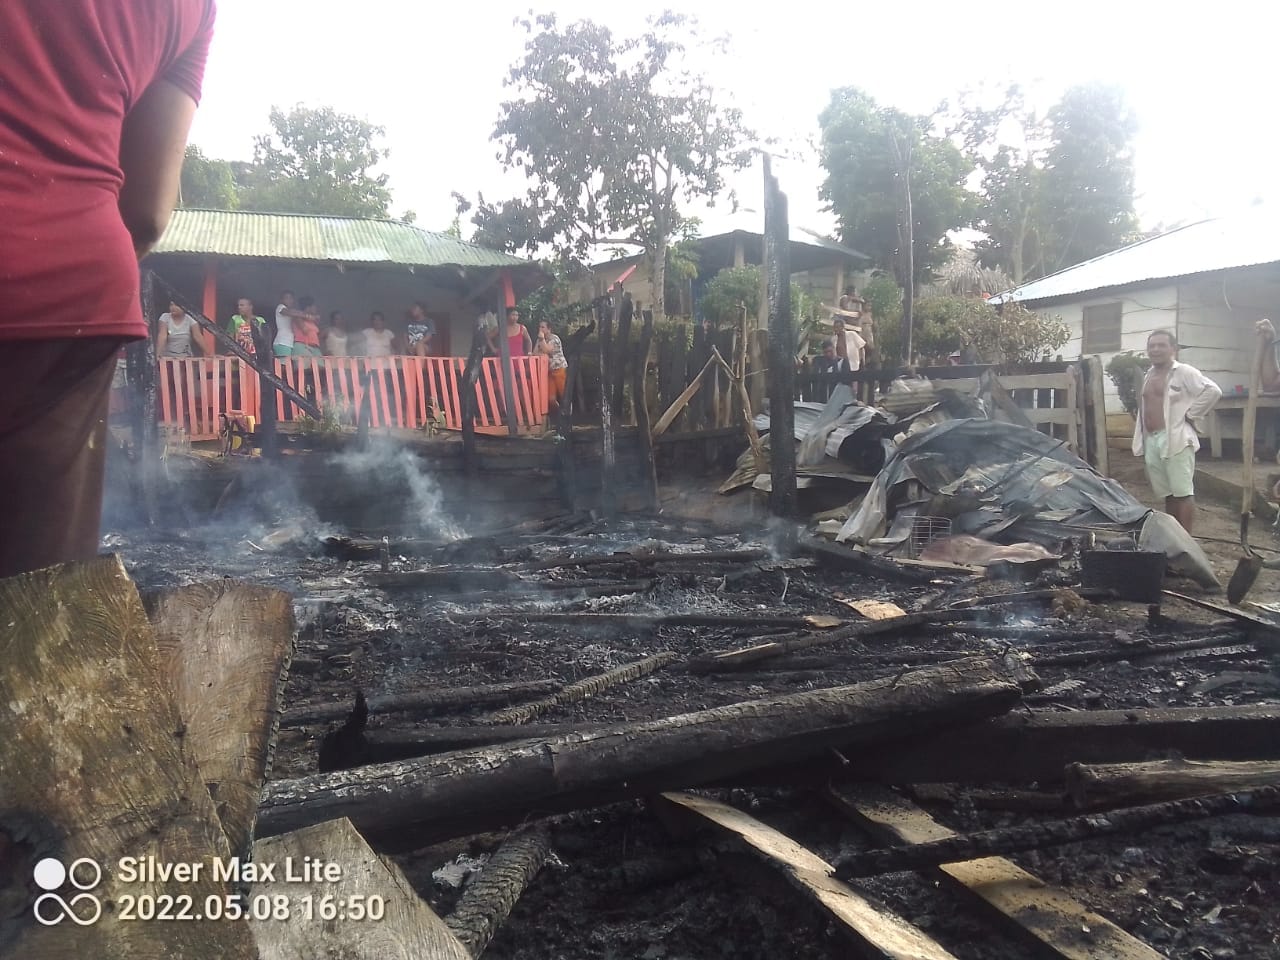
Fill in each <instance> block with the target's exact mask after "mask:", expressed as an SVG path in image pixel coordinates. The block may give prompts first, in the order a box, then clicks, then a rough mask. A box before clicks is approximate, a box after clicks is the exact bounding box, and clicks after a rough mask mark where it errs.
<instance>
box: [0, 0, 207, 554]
mask: <svg viewBox="0 0 1280 960" xmlns="http://www.w3.org/2000/svg"><path fill="white" fill-rule="evenodd" d="M213 20H214V3H213V0H58V2H57V3H50V2H49V0H3V2H0V48H2V49H3V56H0V341H3V342H2V343H0V576H11V575H13V574H15V573H19V572H22V571H25V570H32V569H36V568H38V567H41V566H47V565H50V564H54V563H62V562H65V561H68V560H76V559H82V558H87V557H92V556H94V555H95V554H96V553H97V546H98V524H99V521H100V518H101V511H102V482H103V470H104V465H105V451H106V412H107V399H108V394H109V390H110V385H111V377H112V373H113V371H114V369H115V358H116V353H117V351H118V350H119V348H120V346H121V344H122V343H124V342H126V341H129V340H134V339H139V338H142V337H145V336H146V335H147V326H146V323H145V321H144V319H143V316H142V309H141V305H140V304H139V301H138V259H139V258H141V257H142V256H143V255H144V254H145V253H146V252H147V250H148V249H150V247H151V246H152V244H154V243H155V241H156V240H157V239H158V238H159V236H160V234H161V232H162V231H163V230H164V227H165V225H166V223H167V222H168V219H169V215H170V213H171V212H172V210H173V204H174V201H175V199H176V198H177V193H178V177H179V175H180V173H181V170H182V154H183V149H184V147H185V145H186V140H187V133H188V132H189V130H190V127H191V120H192V118H193V117H194V115H195V110H196V104H197V103H198V102H199V99H200V89H201V83H202V81H203V77H204V67H205V61H206V59H207V57H208V51H209V42H210V39H211V37H212V34H213Z"/></svg>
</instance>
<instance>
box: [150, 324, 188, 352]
mask: <svg viewBox="0 0 1280 960" xmlns="http://www.w3.org/2000/svg"><path fill="white" fill-rule="evenodd" d="M192 339H193V340H194V339H195V338H194V337H192ZM168 345H169V325H168V324H167V323H165V322H164V321H163V320H161V321H160V332H159V333H157V334H156V356H157V357H163V356H164V348H165V347H167V346H168Z"/></svg>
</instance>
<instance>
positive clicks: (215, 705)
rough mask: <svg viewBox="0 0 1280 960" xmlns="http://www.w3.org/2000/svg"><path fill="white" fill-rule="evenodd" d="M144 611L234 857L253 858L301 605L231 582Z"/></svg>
mask: <svg viewBox="0 0 1280 960" xmlns="http://www.w3.org/2000/svg"><path fill="white" fill-rule="evenodd" d="M144 602H145V605H146V608H147V614H148V616H149V617H150V618H151V624H152V626H153V627H154V628H155V632H156V645H157V647H158V648H159V650H160V663H161V667H162V669H163V670H164V672H165V674H166V675H167V677H168V679H169V684H170V687H171V689H172V690H173V692H174V697H175V698H176V700H177V702H178V713H179V714H180V715H181V716H182V720H183V722H184V723H185V724H186V728H187V735H186V744H187V746H188V748H189V749H190V751H191V756H192V757H193V758H194V759H195V761H196V764H197V765H198V766H199V767H200V773H201V774H203V776H204V781H205V785H206V786H208V788H209V793H210V795H211V796H212V797H213V802H214V806H215V807H216V808H217V811H218V818H219V820H221V822H222V829H223V832H224V833H226V835H227V841H228V843H229V844H230V846H231V854H232V856H240V857H243V856H247V855H248V854H249V850H250V848H251V846H252V844H253V821H254V819H255V818H256V817H257V815H258V798H259V795H260V794H261V792H262V785H263V783H265V782H266V779H267V777H268V776H270V774H271V761H272V757H273V754H274V752H275V735H276V730H277V726H278V724H279V721H280V706H281V699H282V697H283V695H284V685H285V682H286V680H287V679H288V665H289V659H290V656H291V654H292V652H293V638H294V634H295V630H294V620H293V600H292V598H291V597H290V596H289V595H288V594H287V593H284V592H283V591H280V590H271V589H268V588H267V587H259V586H254V585H251V584H247V583H236V582H235V581H234V580H222V581H220V582H217V583H208V584H196V585H193V586H189V587H179V588H177V589H175V590H164V591H161V592H159V593H156V594H152V595H150V596H148V597H146V598H144Z"/></svg>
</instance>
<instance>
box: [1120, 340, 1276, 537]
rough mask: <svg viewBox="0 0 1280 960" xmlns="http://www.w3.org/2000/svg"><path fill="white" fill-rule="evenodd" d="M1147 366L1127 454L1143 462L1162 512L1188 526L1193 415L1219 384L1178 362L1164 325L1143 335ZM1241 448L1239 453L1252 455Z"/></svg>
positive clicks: (1195, 440)
mask: <svg viewBox="0 0 1280 960" xmlns="http://www.w3.org/2000/svg"><path fill="white" fill-rule="evenodd" d="M1147 356H1148V357H1150V358H1151V369H1150V370H1148V371H1147V375H1146V377H1144V378H1143V381H1142V397H1141V399H1140V400H1139V403H1138V416H1137V418H1136V421H1137V422H1136V423H1135V424H1134V427H1133V455H1134V456H1135V457H1142V458H1143V459H1144V461H1145V463H1146V468H1147V480H1148V481H1150V483H1151V489H1152V490H1153V491H1154V492H1155V495H1156V496H1157V497H1163V498H1164V509H1165V512H1166V513H1168V514H1170V515H1171V516H1172V517H1173V518H1174V519H1175V520H1177V521H1178V522H1179V523H1180V524H1182V526H1183V529H1185V530H1186V531H1187V533H1190V532H1191V526H1192V522H1193V521H1194V519H1195V511H1196V505H1195V487H1194V483H1193V481H1194V478H1195V473H1196V451H1197V450H1199V449H1200V438H1199V437H1198V436H1196V431H1195V427H1194V426H1193V424H1192V421H1193V420H1199V419H1200V418H1201V417H1203V416H1204V415H1205V414H1207V413H1208V412H1209V411H1210V410H1212V409H1213V405H1214V404H1215V403H1217V402H1218V399H1219V398H1220V397H1221V396H1222V389H1221V388H1220V387H1219V386H1218V385H1217V384H1216V383H1214V382H1213V381H1212V380H1210V379H1209V378H1208V377H1206V376H1205V375H1204V374H1203V373H1201V372H1200V371H1199V370H1197V369H1196V368H1195V367H1193V366H1191V365H1189V364H1186V363H1179V362H1178V359H1177V357H1178V341H1177V338H1176V337H1174V335H1173V334H1172V333H1171V332H1170V331H1168V330H1153V331H1152V332H1151V335H1150V336H1149V337H1147ZM1252 455H1253V451H1252V450H1246V451H1245V456H1252Z"/></svg>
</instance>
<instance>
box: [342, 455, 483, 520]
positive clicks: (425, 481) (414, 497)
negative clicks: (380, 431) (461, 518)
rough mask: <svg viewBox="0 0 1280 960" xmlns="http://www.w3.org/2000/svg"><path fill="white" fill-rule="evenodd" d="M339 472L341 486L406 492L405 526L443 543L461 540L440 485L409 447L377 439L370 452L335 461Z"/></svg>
mask: <svg viewBox="0 0 1280 960" xmlns="http://www.w3.org/2000/svg"><path fill="white" fill-rule="evenodd" d="M331 462H332V464H333V465H334V466H335V467H337V468H338V471H339V473H340V477H339V478H336V479H337V481H338V482H341V483H346V484H352V485H355V486H357V487H360V486H363V487H368V488H370V489H377V490H385V489H387V488H389V487H391V488H403V491H404V493H405V494H406V496H407V500H406V502H405V508H404V520H405V525H406V526H416V527H419V528H421V529H422V530H423V532H425V533H427V534H428V535H430V536H433V537H438V538H440V539H441V540H447V541H454V540H461V539H463V538H464V537H466V536H467V533H466V531H465V530H463V529H462V527H461V526H459V525H458V523H457V522H456V521H455V520H454V519H453V518H452V517H451V516H449V515H448V514H447V513H446V512H445V510H444V497H443V495H442V493H441V491H440V487H439V485H438V484H437V483H436V482H435V480H434V479H432V477H431V475H430V474H429V473H428V472H427V471H426V470H424V469H423V465H422V460H421V459H420V458H418V457H417V456H415V455H414V454H413V453H412V451H410V450H409V449H407V448H406V447H402V446H399V445H398V444H396V443H394V442H393V441H390V440H383V439H376V440H374V441H373V442H372V443H371V444H370V446H369V447H368V449H365V450H351V451H348V452H345V453H340V454H337V455H335V456H334V457H333V458H332V461H331Z"/></svg>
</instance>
